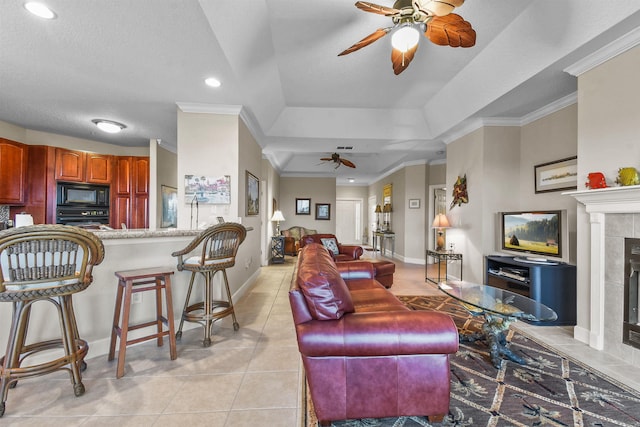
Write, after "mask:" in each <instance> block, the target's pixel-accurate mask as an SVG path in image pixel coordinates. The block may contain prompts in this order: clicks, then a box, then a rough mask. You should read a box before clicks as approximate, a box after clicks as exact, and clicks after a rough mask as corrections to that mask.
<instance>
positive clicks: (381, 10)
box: [356, 0, 464, 16]
mask: <svg viewBox="0 0 640 427" xmlns="http://www.w3.org/2000/svg"><path fill="white" fill-rule="evenodd" d="M463 1H464V0H463ZM356 7H357V8H358V9H360V10H364V11H365V12H371V13H377V14H378V15H384V16H393V15H397V14H399V13H400V11H399V10H398V9H394V8H392V7H386V6H380V5H379V4H374V3H369V2H366V1H357V2H356Z"/></svg>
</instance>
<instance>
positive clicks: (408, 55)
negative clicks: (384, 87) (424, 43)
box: [391, 44, 418, 76]
mask: <svg viewBox="0 0 640 427" xmlns="http://www.w3.org/2000/svg"><path fill="white" fill-rule="evenodd" d="M416 50H418V44H416V45H415V46H414V47H412V48H411V49H409V50H407V51H406V52H404V53H402V51H400V50H398V49H393V50H392V51H391V62H392V63H393V72H394V73H395V75H396V76H397V75H398V74H400V73H401V72H403V71H404V70H406V69H407V67H408V66H409V64H410V63H411V61H412V60H413V56H414V55H415V53H416Z"/></svg>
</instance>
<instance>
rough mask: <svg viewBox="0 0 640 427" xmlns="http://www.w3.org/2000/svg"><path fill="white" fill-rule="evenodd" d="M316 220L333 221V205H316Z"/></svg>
mask: <svg viewBox="0 0 640 427" xmlns="http://www.w3.org/2000/svg"><path fill="white" fill-rule="evenodd" d="M316 219H322V220H329V219H331V205H330V204H329V203H316Z"/></svg>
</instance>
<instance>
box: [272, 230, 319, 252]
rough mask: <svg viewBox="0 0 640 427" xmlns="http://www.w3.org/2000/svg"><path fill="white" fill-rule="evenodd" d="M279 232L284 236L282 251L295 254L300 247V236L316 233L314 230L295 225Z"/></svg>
mask: <svg viewBox="0 0 640 427" xmlns="http://www.w3.org/2000/svg"><path fill="white" fill-rule="evenodd" d="M280 234H281V235H282V236H284V253H285V254H286V255H291V256H296V255H298V250H299V249H300V238H301V237H302V236H305V235H307V234H316V230H312V229H310V228H305V227H300V226H297V225H296V226H293V227H290V228H288V229H286V230H281V231H280Z"/></svg>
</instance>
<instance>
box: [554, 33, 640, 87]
mask: <svg viewBox="0 0 640 427" xmlns="http://www.w3.org/2000/svg"><path fill="white" fill-rule="evenodd" d="M638 44H640V28H635V29H633V30H631V31H629V32H628V33H627V34H625V35H624V36H622V37H620V38H619V39H617V40H614V41H612V42H611V43H609V44H608V45H606V46H604V47H603V48H601V49H598V50H596V51H595V52H593V53H592V54H591V55H588V56H585V57H584V58H582V59H581V60H579V61H578V62H576V63H574V64H573V65H570V66H568V67H567V68H565V69H564V70H563V71H564V72H565V73H568V74H571V75H572V76H576V77H578V76H580V75H581V74H584V73H586V72H587V71H589V70H591V69H593V68H595V67H597V66H598V65H600V64H602V63H604V62H606V61H608V60H610V59H611V58H614V57H616V56H618V55H620V54H621V53H624V52H626V51H627V50H629V49H631V48H633V47H635V46H637V45H638Z"/></svg>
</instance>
